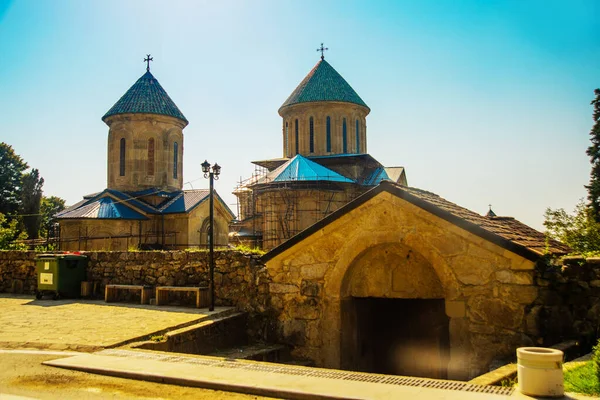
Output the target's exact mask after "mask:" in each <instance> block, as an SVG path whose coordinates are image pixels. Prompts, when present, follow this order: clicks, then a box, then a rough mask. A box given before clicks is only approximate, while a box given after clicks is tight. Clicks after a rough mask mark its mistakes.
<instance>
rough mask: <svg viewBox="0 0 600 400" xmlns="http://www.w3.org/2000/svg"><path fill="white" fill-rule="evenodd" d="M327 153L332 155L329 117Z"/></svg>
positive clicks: (329, 119) (329, 121)
mask: <svg viewBox="0 0 600 400" xmlns="http://www.w3.org/2000/svg"><path fill="white" fill-rule="evenodd" d="M327 152H328V153H331V117H327Z"/></svg>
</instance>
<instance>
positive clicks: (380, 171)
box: [363, 167, 391, 186]
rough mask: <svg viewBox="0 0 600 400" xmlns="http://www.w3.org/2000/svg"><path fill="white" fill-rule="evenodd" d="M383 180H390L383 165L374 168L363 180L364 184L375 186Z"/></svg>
mask: <svg viewBox="0 0 600 400" xmlns="http://www.w3.org/2000/svg"><path fill="white" fill-rule="evenodd" d="M383 180H388V181H389V180H391V179H390V177H389V176H388V174H387V172H385V169H384V168H383V167H379V168H376V169H375V170H374V171H373V172H372V173H371V175H369V177H368V178H367V179H365V181H364V182H363V185H365V186H376V185H379V183H381V181H383Z"/></svg>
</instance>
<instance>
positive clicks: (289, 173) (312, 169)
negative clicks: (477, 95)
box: [259, 154, 354, 183]
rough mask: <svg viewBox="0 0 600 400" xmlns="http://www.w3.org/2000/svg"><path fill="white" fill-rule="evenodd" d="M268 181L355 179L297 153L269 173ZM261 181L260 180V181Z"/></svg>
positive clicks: (341, 180) (344, 180) (346, 180)
mask: <svg viewBox="0 0 600 400" xmlns="http://www.w3.org/2000/svg"><path fill="white" fill-rule="evenodd" d="M266 180H267V181H272V182H289V181H329V182H349V183H353V182H354V181H353V180H351V179H348V178H346V177H345V176H342V175H340V174H338V173H337V172H335V171H332V170H330V169H329V168H326V167H324V166H322V165H320V164H317V163H316V162H314V161H311V160H309V159H308V158H305V157H303V156H301V155H300V154H297V155H296V156H295V157H294V158H292V159H291V160H289V161H288V162H286V163H285V164H283V165H281V166H279V167H278V168H276V169H275V170H273V171H272V172H270V173H269V174H268V175H267V178H266ZM259 183H260V182H259Z"/></svg>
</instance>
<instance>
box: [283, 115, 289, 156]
mask: <svg viewBox="0 0 600 400" xmlns="http://www.w3.org/2000/svg"><path fill="white" fill-rule="evenodd" d="M284 149H285V157H287V156H288V155H289V154H290V137H289V132H288V123H287V121H286V123H285V143H284Z"/></svg>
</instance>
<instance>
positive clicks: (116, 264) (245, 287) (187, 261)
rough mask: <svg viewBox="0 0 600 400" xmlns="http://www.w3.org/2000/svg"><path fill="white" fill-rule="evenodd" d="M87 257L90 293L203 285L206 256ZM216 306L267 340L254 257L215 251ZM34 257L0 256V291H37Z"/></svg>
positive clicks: (259, 269)
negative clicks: (230, 309)
mask: <svg viewBox="0 0 600 400" xmlns="http://www.w3.org/2000/svg"><path fill="white" fill-rule="evenodd" d="M82 254H84V255H86V256H88V258H89V260H88V271H87V273H88V281H91V282H93V283H94V284H95V287H96V293H97V294H99V295H101V294H102V293H104V286H105V285H107V284H110V283H113V284H132V285H152V286H198V285H208V272H209V265H208V252H187V251H139V252H82ZM214 254H215V295H216V299H215V302H216V304H217V305H218V306H219V305H223V306H235V307H237V308H238V309H239V310H241V311H245V312H248V313H249V317H250V318H249V329H250V334H251V336H253V337H255V338H259V339H268V338H271V336H272V335H271V334H270V332H274V331H275V329H274V327H273V324H272V323H270V322H269V321H271V320H272V319H270V318H269V315H270V314H269V312H268V310H267V305H268V304H269V301H268V297H269V284H268V280H269V278H268V275H267V273H266V267H265V266H264V265H261V264H260V263H259V262H258V261H257V258H258V257H257V256H254V255H246V254H242V253H240V252H237V251H229V250H226V251H215V253H214ZM36 256H37V254H36V253H35V252H22V251H0V292H9V293H24V294H33V293H34V291H35V289H36V287H37V276H36V271H35V258H36Z"/></svg>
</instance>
